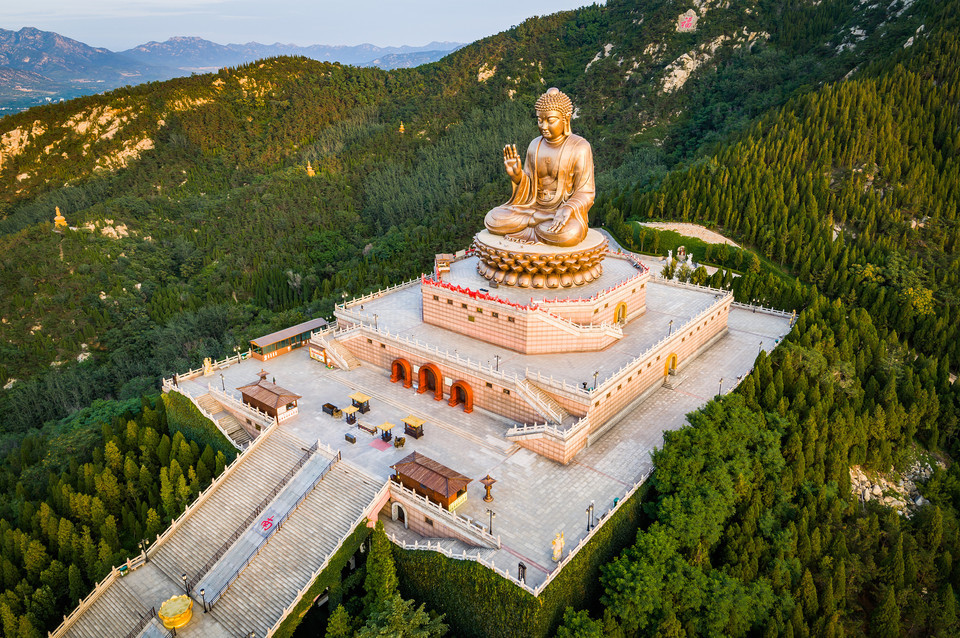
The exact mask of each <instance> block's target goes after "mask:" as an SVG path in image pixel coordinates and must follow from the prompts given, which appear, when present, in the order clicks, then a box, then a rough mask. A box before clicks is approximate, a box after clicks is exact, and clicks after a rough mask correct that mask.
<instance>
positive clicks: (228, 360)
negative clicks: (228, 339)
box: [163, 350, 253, 385]
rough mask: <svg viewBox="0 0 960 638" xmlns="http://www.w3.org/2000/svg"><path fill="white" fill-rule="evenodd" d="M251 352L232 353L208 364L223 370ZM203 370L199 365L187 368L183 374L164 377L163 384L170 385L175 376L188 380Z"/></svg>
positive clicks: (199, 374)
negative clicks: (190, 368) (230, 355)
mask: <svg viewBox="0 0 960 638" xmlns="http://www.w3.org/2000/svg"><path fill="white" fill-rule="evenodd" d="M252 353H253V351H252V350H247V351H246V352H240V353H238V354H235V355H233V356H232V357H227V358H225V359H220V360H219V361H214V362H213V363H211V364H210V367H211V368H216V369H217V370H223V369H224V368H226V367H227V366H231V365H233V364H235V363H240V362H241V361H243V360H244V359H249V358H250V356H251V354H252ZM203 370H204V367H203V366H200V367H199V368H194V369H193V370H188V371H187V372H184V373H183V374H177V375H174V377H171V378H169V379H167V378H164V379H163V383H164V384H167V383H169V384H170V385H174V381H173V380H174V378H176V379H177V380H178V381H179V380H180V379H183V380H184V381H190V380H191V379H195V378H197V377H199V376H201V375H203Z"/></svg>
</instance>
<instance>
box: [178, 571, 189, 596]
mask: <svg viewBox="0 0 960 638" xmlns="http://www.w3.org/2000/svg"><path fill="white" fill-rule="evenodd" d="M180 578H181V579H182V580H183V591H185V592H186V593H187V596H189V595H190V588H189V587H187V572H183V573H182V574H180Z"/></svg>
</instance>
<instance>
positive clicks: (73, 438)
mask: <svg viewBox="0 0 960 638" xmlns="http://www.w3.org/2000/svg"><path fill="white" fill-rule="evenodd" d="M185 432H186V433H187V435H186V436H185V435H184V433H185ZM235 455H236V450H234V449H233V447H232V446H231V445H230V444H229V443H228V442H227V441H226V439H225V438H224V437H223V436H222V435H221V434H220V433H219V432H218V431H217V430H216V428H215V427H214V426H213V424H212V423H210V422H209V421H207V420H206V419H205V418H204V417H203V416H201V414H200V413H199V411H197V409H196V408H194V407H193V405H192V404H191V403H190V402H189V401H188V400H186V399H184V398H183V397H182V396H181V395H178V394H171V395H169V396H166V395H165V396H163V397H162V398H160V397H153V398H143V399H131V400H128V401H122V402H121V401H106V402H103V401H101V402H95V403H94V404H93V405H92V406H91V407H88V408H85V409H83V410H80V411H78V412H76V413H75V414H73V415H71V416H70V417H69V418H67V419H65V420H64V421H63V422H61V423H58V424H56V426H54V427H51V428H48V431H45V432H43V433H41V434H31V435H30V436H27V437H25V438H24V439H23V440H22V441H21V442H20V444H19V446H18V447H17V448H16V449H15V450H13V451H12V452H10V453H8V454H7V455H6V456H5V458H4V459H3V462H2V464H0V543H2V545H0V570H2V574H0V577H2V579H3V582H2V588H3V592H2V593H0V626H2V630H3V635H4V636H8V637H14V636H17V637H22V638H29V637H33V636H41V635H44V634H45V632H46V631H48V630H51V629H53V628H54V627H56V625H58V624H59V623H60V620H61V619H62V616H63V614H65V613H67V612H68V611H69V610H70V609H72V608H73V607H75V606H76V604H77V602H78V601H79V600H80V599H82V598H84V597H85V596H86V595H87V593H88V592H89V591H90V589H91V588H92V587H93V585H94V583H97V582H99V581H100V580H101V579H102V578H103V577H104V576H105V575H106V574H107V573H108V572H109V571H110V569H111V567H113V566H115V565H118V564H120V563H122V562H123V561H125V560H126V559H127V557H129V556H133V555H134V554H138V553H139V552H140V549H139V547H138V543H139V542H140V541H141V540H147V541H151V540H153V539H154V538H156V536H157V534H159V533H160V532H162V531H163V530H164V529H166V527H167V525H168V524H169V523H170V521H171V520H173V519H174V518H176V517H177V516H179V515H180V513H181V512H182V511H183V510H184V508H185V507H186V506H187V505H188V504H189V503H190V502H191V501H193V499H194V498H196V496H197V495H198V494H199V493H200V492H201V491H202V490H203V489H204V488H205V487H206V486H207V485H209V484H210V481H211V479H212V478H213V477H214V476H217V475H218V474H220V472H222V471H223V468H224V467H225V466H226V464H228V463H229V462H230V461H231V460H232V459H233V457H234V456H235Z"/></svg>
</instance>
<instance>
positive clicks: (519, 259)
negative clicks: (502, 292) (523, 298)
mask: <svg viewBox="0 0 960 638" xmlns="http://www.w3.org/2000/svg"><path fill="white" fill-rule="evenodd" d="M473 250H474V252H475V253H476V255H477V257H478V258H479V260H480V262H479V263H478V264H477V271H478V272H479V273H480V275H481V276H483V277H484V278H486V279H488V280H490V281H495V282H497V283H498V284H504V285H507V286H518V287H520V288H569V287H571V286H582V285H583V284H587V283H590V282H591V281H593V280H594V279H596V278H598V277H599V276H600V275H601V274H602V273H603V263H602V262H603V257H604V255H605V254H606V252H607V240H606V238H605V237H604V236H603V235H602V234H600V232H599V231H597V230H594V229H592V228H591V229H590V230H588V231H587V236H586V238H585V239H584V240H583V241H582V242H580V243H579V244H577V245H576V246H570V247H567V248H563V247H560V246H548V245H546V244H525V243H522V242H519V241H515V240H513V239H510V238H508V237H505V236H502V235H494V234H493V233H491V232H490V231H487V230H482V231H480V232H479V233H477V234H476V236H475V237H474V238H473Z"/></svg>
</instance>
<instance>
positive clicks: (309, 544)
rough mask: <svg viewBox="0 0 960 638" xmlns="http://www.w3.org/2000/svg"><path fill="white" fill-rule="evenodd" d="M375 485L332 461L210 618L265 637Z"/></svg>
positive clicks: (349, 525)
mask: <svg viewBox="0 0 960 638" xmlns="http://www.w3.org/2000/svg"><path fill="white" fill-rule="evenodd" d="M381 487H382V485H381V484H379V483H378V482H377V481H376V480H375V479H373V478H371V477H369V476H368V475H367V474H365V473H362V472H360V471H358V470H357V469H356V468H353V467H352V466H350V465H349V463H346V462H343V461H341V462H339V463H336V464H335V465H334V466H333V468H332V469H331V470H330V471H329V472H328V473H327V475H326V476H325V477H324V478H323V479H322V480H321V481H320V482H319V483H318V484H317V486H316V488H314V490H313V491H312V492H311V493H310V494H309V495H308V496H307V497H306V498H305V499H304V500H303V502H302V503H301V504H300V506H299V507H298V508H297V509H296V510H295V511H294V512H293V513H292V514H291V515H290V517H289V518H288V519H287V521H286V522H285V523H284V524H283V526H282V527H281V528H280V529H279V530H278V531H277V532H276V533H274V535H273V536H272V537H271V538H270V540H269V542H267V544H266V545H265V546H264V547H263V548H262V549H261V550H260V552H259V554H257V555H256V556H255V557H254V559H253V560H252V561H251V562H250V564H249V565H247V567H246V568H245V569H244V570H243V571H242V572H241V573H240V575H239V576H238V577H237V578H236V580H234V581H233V583H232V584H231V585H230V587H229V588H228V589H227V591H226V592H224V594H223V596H222V597H221V598H220V599H219V600H218V601H217V603H216V604H215V605H214V607H213V610H212V611H211V612H210V613H211V614H212V615H213V616H214V618H215V619H216V621H217V622H218V623H219V624H220V625H222V626H223V627H225V628H226V629H227V630H228V631H229V632H230V633H231V634H232V635H236V636H246V635H248V634H249V633H250V631H254V632H255V635H257V636H266V635H267V632H268V631H269V630H270V628H271V627H273V625H274V624H276V622H277V621H278V620H280V618H281V616H282V615H283V612H284V610H285V609H286V608H287V607H288V606H289V605H290V604H291V603H293V602H294V599H295V598H296V596H297V594H298V592H299V591H300V590H301V589H303V587H305V586H306V585H307V584H308V583H309V581H310V578H311V576H312V575H313V573H314V572H315V571H316V570H317V569H318V568H319V567H320V566H321V565H322V564H323V562H324V561H325V560H326V559H327V557H328V556H329V555H330V554H331V553H332V552H333V551H334V550H335V549H336V547H337V545H338V544H339V543H340V541H341V539H343V538H344V537H346V536H347V535H349V534H350V533H351V532H352V531H353V524H354V522H356V520H357V519H358V518H359V517H360V516H361V515H362V514H363V513H364V511H365V510H366V509H367V508H368V507H370V505H371V503H372V501H373V500H374V499H375V498H376V496H377V494H378V493H379V491H380V488H381Z"/></svg>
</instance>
